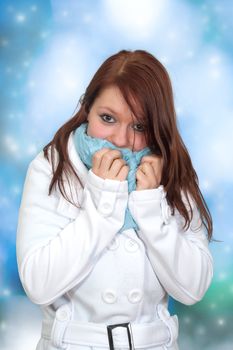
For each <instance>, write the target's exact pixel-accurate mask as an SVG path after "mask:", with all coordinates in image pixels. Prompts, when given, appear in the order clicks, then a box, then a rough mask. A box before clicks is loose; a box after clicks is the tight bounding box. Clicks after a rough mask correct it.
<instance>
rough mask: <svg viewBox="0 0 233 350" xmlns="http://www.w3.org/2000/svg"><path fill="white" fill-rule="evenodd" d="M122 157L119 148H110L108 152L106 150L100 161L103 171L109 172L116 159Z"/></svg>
mask: <svg viewBox="0 0 233 350" xmlns="http://www.w3.org/2000/svg"><path fill="white" fill-rule="evenodd" d="M121 157H122V156H121V152H120V151H119V150H109V151H108V152H105V153H104V154H103V157H102V159H101V163H100V169H101V171H103V172H104V173H107V172H109V170H110V168H111V166H112V163H113V162H114V160H116V159H121Z"/></svg>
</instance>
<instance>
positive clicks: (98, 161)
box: [92, 148, 109, 169]
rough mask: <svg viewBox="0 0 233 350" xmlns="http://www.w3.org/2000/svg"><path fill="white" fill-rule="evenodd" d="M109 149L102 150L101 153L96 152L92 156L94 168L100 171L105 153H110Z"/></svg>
mask: <svg viewBox="0 0 233 350" xmlns="http://www.w3.org/2000/svg"><path fill="white" fill-rule="evenodd" d="M108 151H109V148H102V149H100V150H99V151H96V152H95V153H94V154H93V156H92V168H95V169H99V167H100V164H101V159H102V157H103V155H104V153H106V152H108Z"/></svg>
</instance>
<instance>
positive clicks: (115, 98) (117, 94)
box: [94, 85, 143, 119]
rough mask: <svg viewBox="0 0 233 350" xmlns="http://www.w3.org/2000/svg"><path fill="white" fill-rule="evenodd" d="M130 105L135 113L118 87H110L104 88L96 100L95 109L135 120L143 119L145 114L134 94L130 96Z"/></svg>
mask: <svg viewBox="0 0 233 350" xmlns="http://www.w3.org/2000/svg"><path fill="white" fill-rule="evenodd" d="M129 100H130V104H131V106H132V108H133V110H134V112H135V114H136V115H135V114H134V113H133V110H131V107H130V106H129V105H128V104H127V102H126V100H125V98H124V96H123V95H122V93H121V90H120V89H119V88H118V87H117V86H114V85H113V86H109V87H106V88H104V89H103V90H102V91H101V93H100V94H99V96H98V97H97V98H96V99H95V102H94V104H95V107H96V108H99V109H104V110H108V111H109V112H111V113H114V114H115V115H117V116H121V115H124V116H126V115H127V116H129V115H130V116H131V118H132V117H134V118H140V119H143V112H142V108H141V106H140V104H139V102H138V101H137V100H136V98H134V97H133V95H132V94H130V96H129Z"/></svg>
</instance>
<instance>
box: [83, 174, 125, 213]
mask: <svg viewBox="0 0 233 350" xmlns="http://www.w3.org/2000/svg"><path fill="white" fill-rule="evenodd" d="M85 190H86V191H89V192H90V195H91V197H92V200H93V203H94V205H95V207H96V209H97V210H98V211H99V213H101V214H102V215H103V216H105V217H107V216H110V215H111V214H112V213H113V211H114V209H115V208H116V207H117V206H118V205H119V204H121V206H122V207H126V206H127V200H128V181H126V180H125V181H118V180H110V179H102V178H100V177H99V176H97V175H95V174H94V173H93V171H92V170H91V169H90V170H89V172H88V175H87V182H86V188H85Z"/></svg>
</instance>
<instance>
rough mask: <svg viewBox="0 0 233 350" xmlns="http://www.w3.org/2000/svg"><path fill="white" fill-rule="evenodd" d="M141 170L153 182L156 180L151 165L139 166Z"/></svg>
mask: <svg viewBox="0 0 233 350" xmlns="http://www.w3.org/2000/svg"><path fill="white" fill-rule="evenodd" d="M139 169H140V170H141V171H142V172H143V173H144V174H145V175H146V176H147V177H148V178H150V179H151V180H152V179H153V178H154V176H155V173H154V169H153V166H152V165H151V164H150V163H143V164H141V165H140V166H139Z"/></svg>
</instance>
